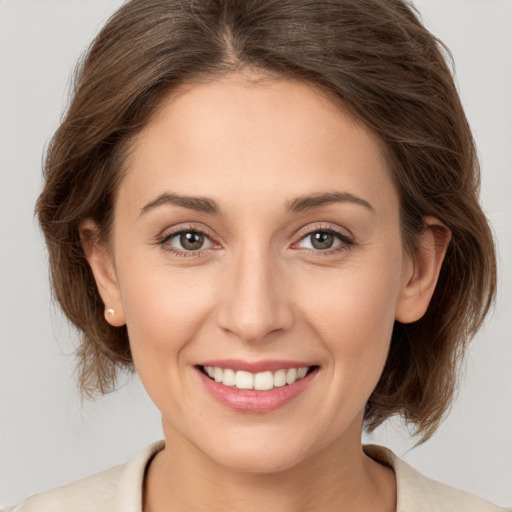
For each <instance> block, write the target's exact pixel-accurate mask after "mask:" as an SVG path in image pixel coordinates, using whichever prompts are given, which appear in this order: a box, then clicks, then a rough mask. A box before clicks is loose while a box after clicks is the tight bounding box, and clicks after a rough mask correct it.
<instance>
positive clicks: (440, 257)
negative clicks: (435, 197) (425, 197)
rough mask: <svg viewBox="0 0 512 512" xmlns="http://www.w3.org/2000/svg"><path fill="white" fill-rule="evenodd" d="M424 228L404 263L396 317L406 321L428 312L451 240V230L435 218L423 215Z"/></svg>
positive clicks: (400, 320)
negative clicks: (414, 248) (415, 246)
mask: <svg viewBox="0 0 512 512" xmlns="http://www.w3.org/2000/svg"><path fill="white" fill-rule="evenodd" d="M424 220H425V224H426V229H425V231H424V233H423V234H422V235H421V238H420V241H419V244H418V246H417V248H416V250H415V253H414V254H413V255H412V256H410V257H408V262H407V263H406V265H405V272H404V279H403V283H402V289H401V291H400V295H399V297H398V301H397V307H396V311H395V319H396V320H398V321H399V322H401V323H404V324H407V323H411V322H415V321H416V320H419V319H420V318H421V317H422V316H423V315H424V314H425V312H426V311H427V308H428V305H429V303H430V299H431V298H432V295H433V294H434V290H435V287H436V284H437V280H438V278H439V272H440V271H441V266H442V264H443V261H444V257H445V255H446V250H447V248H448V244H449V242H450V239H451V231H450V230H449V229H448V228H447V227H446V226H445V225H444V224H443V223H442V222H441V221H440V220H439V219H436V218H434V217H425V219H424Z"/></svg>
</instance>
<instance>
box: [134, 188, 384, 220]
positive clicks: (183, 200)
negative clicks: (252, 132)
mask: <svg viewBox="0 0 512 512" xmlns="http://www.w3.org/2000/svg"><path fill="white" fill-rule="evenodd" d="M332 203H352V204H357V205H360V206H364V207H365V208H366V209H368V210H369V211H370V212H371V213H373V214H375V213H376V212H375V208H374V207H373V206H372V205H371V204H370V203H369V202H368V201H366V200H364V199H362V198H360V197H357V196H355V195H354V194H351V193H350V192H330V193H319V194H313V195H307V196H301V197H297V198H296V199H293V200H292V201H289V202H288V203H287V205H286V210H287V211H289V212H294V213H298V212H304V211H307V210H312V209H314V208H319V207H321V206H324V205H327V204H332ZM165 204H170V205H174V206H181V207H182V208H188V209H190V210H195V211H198V212H202V213H208V214H211V215H220V213H221V210H220V207H219V206H218V204H217V203H216V202H215V201H213V200H212V199H208V198H206V197H192V196H182V195H179V194H172V193H170V192H165V193H164V194H161V195H159V196H158V197H157V198H156V199H154V200H153V201H151V202H149V203H148V204H146V205H145V206H143V207H142V208H141V212H140V214H139V216H140V215H143V214H144V213H147V212H148V211H150V210H152V209H154V208H157V207H158V206H162V205H165Z"/></svg>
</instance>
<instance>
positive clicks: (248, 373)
mask: <svg viewBox="0 0 512 512" xmlns="http://www.w3.org/2000/svg"><path fill="white" fill-rule="evenodd" d="M477 187H478V173H477V164H476V158H475V150H474V146H473V141H472V137H471V134H470V132H469V129H468V126H467V122H466V119H465V116H464V113H463V111H462V108H461V106H460V102H459V99H458V96H457V93H456V90H455V87H454V85H453V81H452V78H451V75H450V73H449V71H448V69H447V67H446V64H445V63H444V60H443V58H442V54H441V52H440V50H439V48H438V46H437V44H436V41H435V40H434V39H433V38H432V36H431V35H430V34H429V33H428V32H427V31H426V30H425V29H424V28H423V27H422V26H421V25H420V24H419V22H418V21H417V19H416V17H415V15H414V13H413V12H412V11H411V10H410V9H409V8H408V7H407V6H406V5H404V4H403V3H402V2H399V1H390V0H388V1H374V2H371V8H369V7H368V5H362V2H355V1H354V2H341V1H340V2H332V3H321V4H319V3H317V2H296V1H294V2H289V3H287V2H282V1H281V2H262V1H258V2H256V1H255V2H227V1H226V2H169V1H156V0H155V1H132V2H128V3H127V4H126V5H125V6H124V7H123V8H122V9H120V10H119V11H118V13H117V14H116V15H115V16H114V17H113V18H112V19H111V20H110V22H109V23H108V24H107V26H106V27H105V29H104V30H103V31H102V33H101V34H100V35H99V36H98V38H97V39H96V41H95V43H94V44H93V46H92V47H91V50H90V52H89V54H88V57H87V58H86V60H85V61H84V64H83V66H82V68H81V70H80V72H79V75H78V78H77V83H76V89H75V94H74V98H73V101H72V103H71V106H70V108H69V111H68V113H67V116H66V118H65V119H64V121H63V123H62V125H61V127H60V128H59V130H58V131H57V133H56V135H55V137H54V139H53V141H52V144H51V146H50V148H49V151H48V159H47V163H46V185H45V189H44V191H43V193H42V195H41V197H40V200H39V202H38V207H37V212H38V215H39V219H40V222H41V225H42V227H43V231H44V233H45V236H46V238H47V243H48V247H49V253H50V264H51V266H52V272H53V274H52V277H53V285H54V290H55V293H56V297H57V298H58V300H59V302H60V304H61V306H62V308H63V310H64V312H65V313H66V314H67V316H68V317H69V318H70V320H71V321H72V322H73V323H74V324H75V325H76V326H77V327H79V329H81V330H82V331H83V333H84V334H83V342H82V345H81V348H80V353H79V356H80V364H81V366H80V369H81V374H80V379H81V384H82V388H83V390H84V392H85V393H86V394H90V395H92V394H94V393H95V392H98V391H99V392H106V391H108V390H110V389H111V388H112V386H113V383H114V380H115V375H116V372H117V371H118V370H119V368H126V367H131V366H132V364H133V365H134V367H135V369H136V371H137V373H138V374H139V376H140V378H141V380H142V382H143V384H144V386H145V387H146V389H147V391H148V394H149V395H150V397H151V398H152V400H153V401H154V402H155V404H156V405H157V407H158V409H159V410H160V412H161V413H162V420H163V425H164V436H165V446H164V445H163V444H162V443H159V444H156V445H153V446H151V447H149V448H148V449H147V450H145V451H144V452H143V453H142V454H141V455H140V456H139V457H137V458H136V459H134V460H133V461H132V462H130V463H129V464H128V465H127V466H124V467H118V468H114V469H112V470H109V471H107V472H105V473H102V474H100V475H96V476H94V477H91V478H90V479H86V480H83V481H81V482H78V483H75V484H70V485H69V486H66V487H64V488H61V489H58V490H55V491H49V492H48V493H46V494H42V495H40V496H38V497H34V498H31V499H29V500H27V502H26V503H24V504H22V505H21V506H20V509H21V510H41V509H44V508H45V507H48V506H49V505H51V506H52V507H54V509H55V510H79V509H81V508H86V509H87V510H106V509H108V510H118V509H119V510H141V508H142V510H144V511H146V512H147V511H151V510H153V511H159V510H202V509H204V508H206V507H208V508H209V509H213V510H252V509H256V508H258V509H260V508H261V507H262V506H265V507H267V508H269V509H271V510H292V509H293V510H377V511H378V510H382V511H384V510H420V509H424V510H454V509H461V510H497V507H494V506H492V505H490V504H488V503H485V502H483V501H481V500H479V499H478V498H474V497H471V496H470V495H467V494H465V493H461V492H459V491H455V490H453V489H450V488H447V487H445V486H442V485H441V484H437V483H433V482H431V481H429V480H427V479H425V478H424V477H421V476H420V475H418V474H416V473H415V472H414V471H413V470H412V469H411V468H409V467H408V466H407V465H405V464H404V463H403V462H401V461H400V460H399V459H397V458H396V457H395V456H394V455H393V454H392V453H390V452H388V451H386V450H384V449H382V448H379V447H365V448H364V449H362V448H361V430H362V427H363V422H364V424H365V426H366V428H367V429H369V430H372V429H374V428H375V427H376V426H378V425H380V424H381V423H382V422H383V421H384V420H385V419H387V418H388V417H390V416H392V415H394V414H398V413H400V414H402V415H403V416H404V418H405V419H406V420H407V421H408V422H409V423H410V424H411V425H414V426H415V427H416V433H417V435H419V436H420V439H423V440H425V439H427V438H428V437H429V436H431V435H432V434H433V432H434V431H435V429H436V428H437V426H438V425H439V422H440V421H441V418H442V415H443V413H444V412H445V410H446V408H447V407H448V405H449V403H450V399H451V396H452V394H453V388H454V383H455V375H456V360H457V359H458V358H459V357H460V353H461V351H462V350H463V348H464V347H465V345H466V343H467V341H468V339H469V338H470V337H471V335H472V334H474V332H476V330H477V328H478V327H479V325H480V324H481V322H482V320H483V318H484V317H485V314H486V312H487V310H488V308H489V305H490V303H491V301H492V298H493V295H494V289H495V257H494V251H493V242H492V237H491V234H490V230H489V227H488V225H487V222H486V220H485V217H484V215H483V214H482V212H481V209H480V207H479V205H478V202H477Z"/></svg>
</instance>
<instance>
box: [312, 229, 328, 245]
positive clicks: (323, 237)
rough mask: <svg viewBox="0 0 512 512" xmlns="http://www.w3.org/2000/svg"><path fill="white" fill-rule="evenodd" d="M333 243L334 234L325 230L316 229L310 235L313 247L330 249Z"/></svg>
mask: <svg viewBox="0 0 512 512" xmlns="http://www.w3.org/2000/svg"><path fill="white" fill-rule="evenodd" d="M333 243H334V235H332V234H331V233H326V232H325V231H318V232H317V233H314V234H313V235H311V245H312V246H313V247H314V248H315V249H330V248H331V247H332V244H333Z"/></svg>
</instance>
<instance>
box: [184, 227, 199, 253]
mask: <svg viewBox="0 0 512 512" xmlns="http://www.w3.org/2000/svg"><path fill="white" fill-rule="evenodd" d="M203 243H204V235H203V234H202V233H196V232H193V231H189V232H187V233H181V235H180V244H181V246H182V247H183V249H186V250H187V251H197V250H198V249H201V247H202V246H203Z"/></svg>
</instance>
